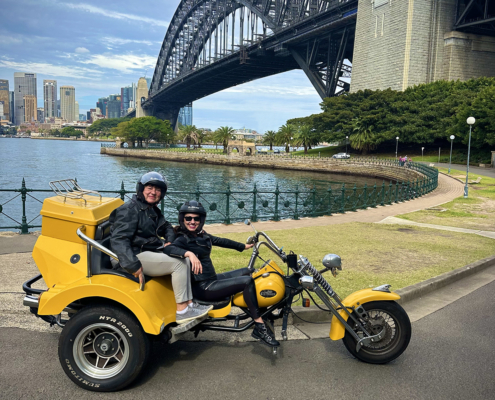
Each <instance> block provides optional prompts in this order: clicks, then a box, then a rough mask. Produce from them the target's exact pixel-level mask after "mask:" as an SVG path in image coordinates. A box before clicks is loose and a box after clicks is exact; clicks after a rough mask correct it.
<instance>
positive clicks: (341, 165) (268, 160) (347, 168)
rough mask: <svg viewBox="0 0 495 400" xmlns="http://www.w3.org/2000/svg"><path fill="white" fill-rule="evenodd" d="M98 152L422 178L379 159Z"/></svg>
mask: <svg viewBox="0 0 495 400" xmlns="http://www.w3.org/2000/svg"><path fill="white" fill-rule="evenodd" d="M101 153H102V154H108V155H112V156H119V157H136V158H141V159H142V158H146V159H155V160H163V161H178V162H193V163H201V164H216V165H227V166H235V167H248V168H268V169H287V170H297V171H313V172H329V173H333V174H347V175H361V176H371V177H375V178H381V179H384V180H387V181H389V180H392V181H396V180H398V181H408V180H415V179H417V178H420V179H421V178H422V177H423V175H422V174H420V173H419V172H417V171H414V170H411V169H407V168H404V167H398V166H394V165H390V164H389V163H387V162H385V161H383V160H376V161H372V160H370V159H363V160H359V159H350V160H336V159H332V158H312V157H298V156H295V157H284V156H272V155H258V154H257V155H255V156H253V157H239V156H225V155H223V154H208V153H206V154H201V153H189V154H188V153H183V152H180V153H179V152H172V151H170V152H168V151H160V150H135V149H133V150H129V149H116V148H109V147H102V148H101Z"/></svg>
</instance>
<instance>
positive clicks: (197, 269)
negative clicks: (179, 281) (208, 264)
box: [184, 251, 203, 275]
mask: <svg viewBox="0 0 495 400" xmlns="http://www.w3.org/2000/svg"><path fill="white" fill-rule="evenodd" d="M184 256H185V257H188V258H189V261H190V262H191V269H192V272H193V273H194V274H196V275H197V274H202V273H203V266H202V265H201V261H199V260H198V257H196V254H194V253H193V252H192V251H186V254H184Z"/></svg>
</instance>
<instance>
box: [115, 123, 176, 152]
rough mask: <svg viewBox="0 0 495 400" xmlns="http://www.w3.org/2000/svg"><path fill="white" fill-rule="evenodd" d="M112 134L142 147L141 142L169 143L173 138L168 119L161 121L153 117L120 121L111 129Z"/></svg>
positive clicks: (132, 144)
mask: <svg viewBox="0 0 495 400" xmlns="http://www.w3.org/2000/svg"><path fill="white" fill-rule="evenodd" d="M111 133H112V135H113V136H118V137H120V138H121V139H123V140H124V141H125V142H128V143H130V144H131V146H132V147H134V145H135V143H136V142H137V147H143V142H145V143H149V142H150V141H151V140H155V141H157V142H165V143H170V142H171V141H172V140H173V139H174V131H173V129H172V128H171V126H170V121H167V120H165V121H163V120H161V119H158V118H155V117H141V118H134V119H131V120H127V121H123V122H120V123H119V124H118V125H117V126H116V127H114V128H112V129H111Z"/></svg>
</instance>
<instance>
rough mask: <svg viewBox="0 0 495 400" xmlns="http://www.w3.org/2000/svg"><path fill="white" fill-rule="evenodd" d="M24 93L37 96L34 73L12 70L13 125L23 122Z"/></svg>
mask: <svg viewBox="0 0 495 400" xmlns="http://www.w3.org/2000/svg"><path fill="white" fill-rule="evenodd" d="M26 95H31V96H34V97H36V98H38V94H37V91H36V74H31V73H27V72H14V114H15V125H20V124H21V123H22V122H24V115H25V113H24V96H26ZM28 122H30V121H28Z"/></svg>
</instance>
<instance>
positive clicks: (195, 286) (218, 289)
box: [192, 268, 260, 319]
mask: <svg viewBox="0 0 495 400" xmlns="http://www.w3.org/2000/svg"><path fill="white" fill-rule="evenodd" d="M192 291H193V295H194V298H196V299H199V300H205V301H215V300H222V299H224V298H226V297H229V296H232V295H234V294H236V293H239V292H242V294H243V296H244V301H245V302H246V304H247V306H248V309H249V313H250V314H251V316H252V317H253V318H254V319H256V318H258V317H259V316H260V312H259V308H258V299H257V297H256V288H255V286H254V279H253V278H252V277H251V271H250V270H249V269H248V268H241V269H236V270H234V271H229V272H224V273H223V274H218V275H217V276H216V277H215V278H213V279H208V280H205V281H199V282H195V281H194V280H193V282H192Z"/></svg>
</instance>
